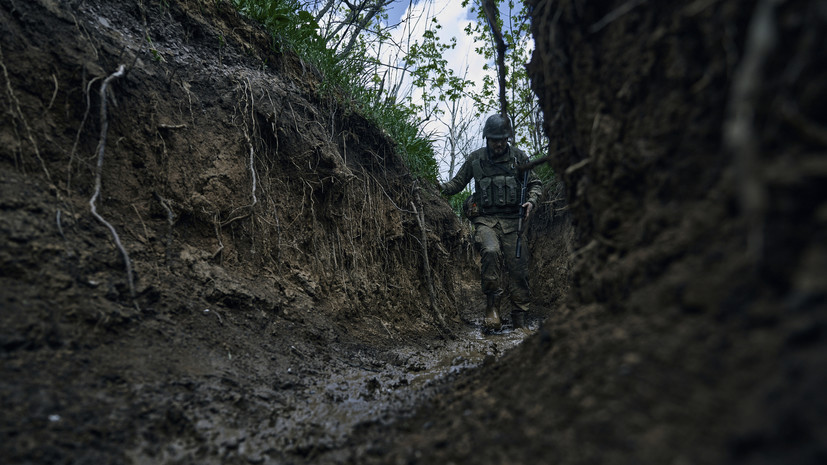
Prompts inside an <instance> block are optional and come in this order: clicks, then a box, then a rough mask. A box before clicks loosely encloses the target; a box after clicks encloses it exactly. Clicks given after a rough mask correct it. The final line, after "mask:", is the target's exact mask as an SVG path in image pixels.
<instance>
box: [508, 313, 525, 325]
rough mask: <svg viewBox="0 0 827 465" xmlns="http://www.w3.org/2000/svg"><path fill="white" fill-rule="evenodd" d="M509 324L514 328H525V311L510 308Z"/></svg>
mask: <svg viewBox="0 0 827 465" xmlns="http://www.w3.org/2000/svg"><path fill="white" fill-rule="evenodd" d="M511 326H513V327H514V329H525V328H526V325H525V311H524V310H511Z"/></svg>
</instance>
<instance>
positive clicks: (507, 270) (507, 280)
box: [474, 216, 531, 311]
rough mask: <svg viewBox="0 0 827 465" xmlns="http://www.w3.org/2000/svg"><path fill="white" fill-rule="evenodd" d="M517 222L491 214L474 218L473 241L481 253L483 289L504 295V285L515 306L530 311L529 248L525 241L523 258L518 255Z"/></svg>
mask: <svg viewBox="0 0 827 465" xmlns="http://www.w3.org/2000/svg"><path fill="white" fill-rule="evenodd" d="M518 221H519V220H517V219H510V218H509V219H503V218H496V217H490V216H482V217H478V218H475V221H474V229H475V232H474V242H475V245H476V247H477V250H478V251H479V252H480V275H481V277H482V292H483V293H485V294H491V293H493V294H496V295H499V294H502V293H503V288H502V285H503V284H505V286H506V289H505V290H507V291H508V294H509V296H510V299H511V302H512V303H513V304H514V306H515V307H517V308H518V309H520V310H523V311H527V310H528V307H529V302H530V299H531V296H530V293H529V289H528V247H527V246H526V244H525V243H523V244H522V250H521V252H522V253H521V254H520V258H517V257H516V250H517V226H518ZM503 275H504V276H503Z"/></svg>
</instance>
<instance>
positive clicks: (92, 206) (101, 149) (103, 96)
mask: <svg viewBox="0 0 827 465" xmlns="http://www.w3.org/2000/svg"><path fill="white" fill-rule="evenodd" d="M124 71H125V67H124V65H120V66H119V67H118V70H117V71H115V72H114V73H112V74H111V75H110V76H109V77H108V78H106V79H104V80H103V84H101V90H100V95H101V135H100V141H99V142H98V163H97V167H96V170H95V193H94V194H93V195H92V198H91V199H89V208H90V210H91V211H92V216H94V217H95V218H97V220H98V221H100V222H101V223H103V225H104V226H106V227H107V228H108V229H109V232H110V233H112V238H113V239H114V241H115V245H116V246H117V247H118V250H119V251H120V252H121V256H122V257H123V261H124V263H125V264H126V277H127V280H128V281H129V295H130V296H131V297H132V298H133V299H134V298H135V281H134V279H133V277H132V262H131V261H130V260H129V254H128V253H126V249H125V248H124V247H123V244H121V238H120V237H119V236H118V232H117V231H115V227H114V226H112V225H111V224H109V222H108V221H106V220H105V219H103V217H102V216H100V215H99V214H98V210H97V207H96V205H95V202H96V201H97V200H98V196H100V192H101V173H102V172H103V155H104V149H105V148H106V132H107V131H108V130H109V120H108V119H107V117H106V88H107V87H108V86H109V82H110V81H112V80H113V79H117V78H119V77H121V76H123V75H124Z"/></svg>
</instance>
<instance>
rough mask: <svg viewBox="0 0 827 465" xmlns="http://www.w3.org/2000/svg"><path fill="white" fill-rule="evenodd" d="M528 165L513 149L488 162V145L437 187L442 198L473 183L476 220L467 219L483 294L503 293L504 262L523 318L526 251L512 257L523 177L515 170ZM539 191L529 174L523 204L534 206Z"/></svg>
mask: <svg viewBox="0 0 827 465" xmlns="http://www.w3.org/2000/svg"><path fill="white" fill-rule="evenodd" d="M527 161H528V157H527V156H526V154H525V152H523V151H522V150H520V149H517V148H514V147H511V146H509V147H508V150H507V152H506V153H505V154H504V155H502V156H500V157H497V158H496V159H492V157H491V151H490V150H489V148H488V147H483V148H481V149H478V150H476V151H474V152H472V153H471V154H470V155H469V156H468V158H467V159H466V160H465V163H464V164H463V165H462V167H461V168H460V169H459V171H458V172H457V174H456V176H454V178H453V179H451V180H450V181H448V182H447V183H445V184H443V185H442V186H441V187H442V193H443V194H446V195H453V194H456V193H459V192H461V191H462V190H463V189H464V188H465V186H466V185H467V184H468V183H469V182H470V181H471V179H474V183H475V193H474V195H476V196H477V198H476V201H477V202H478V203H477V204H478V205H479V206H480V216H477V217H475V218H472V219H471V221H472V222H473V224H474V230H475V232H474V242H475V243H476V246H477V248H478V250H479V252H480V262H481V263H480V274H481V277H482V291H483V292H484V293H485V294H486V295H489V296H491V295H494V296H496V297H497V300H498V298H499V296H500V295H501V294H502V293H503V289H502V288H501V287H500V283H501V281H500V263H501V260H503V259H504V265H505V271H506V273H507V278H508V279H507V285H508V293H509V295H510V300H511V302H512V304H513V305H514V307H515V309H514V310H516V311H517V312H522V313H521V314H522V315H524V312H525V311H527V310H528V307H529V301H530V296H529V290H528V253H527V248H523V249H522V250H523V252H522V253H521V256H520V258H516V254H515V252H516V247H517V227H518V223H519V217H520V190H521V187H522V173H521V172H519V171H518V170H517V167H518V166H519V165H521V164H524V163H526V162H527ZM541 192H542V182H541V181H540V179H539V178H538V177H537V176H536V175H534V173H532V172H529V177H528V185H527V189H526V201H527V202H530V203H531V204H532V205H533V206H534V207H536V206H537V202H538V200H539V198H540V194H541ZM512 317H513V314H512ZM515 324H516V323H515Z"/></svg>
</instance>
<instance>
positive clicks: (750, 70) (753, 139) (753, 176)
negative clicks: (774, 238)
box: [724, 0, 778, 261]
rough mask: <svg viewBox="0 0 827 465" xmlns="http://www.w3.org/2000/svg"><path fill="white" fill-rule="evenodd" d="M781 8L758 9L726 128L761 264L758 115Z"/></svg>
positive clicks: (768, 4) (763, 196) (763, 200)
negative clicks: (777, 14) (758, 105)
mask: <svg viewBox="0 0 827 465" xmlns="http://www.w3.org/2000/svg"><path fill="white" fill-rule="evenodd" d="M777 4H778V0H762V1H760V2H759V3H758V5H757V6H756V7H755V11H754V13H753V17H752V21H751V23H750V26H749V32H748V35H747V43H746V47H745V50H744V57H743V59H742V60H741V64H740V65H739V66H738V69H737V73H736V75H735V79H733V84H732V89H731V91H730V101H729V117H728V119H727V121H726V123H725V124H726V126H725V127H724V140H725V142H726V145H727V146H728V147H729V149H730V150H732V151H733V153H734V154H735V166H736V169H737V170H738V171H739V176H738V179H740V180H741V185H740V192H739V194H740V201H741V205H742V208H743V209H744V213H745V216H746V218H747V221H748V222H749V228H750V231H749V236H748V248H749V250H748V253H749V254H750V256H751V257H752V259H753V260H754V261H760V259H761V256H762V255H763V248H764V222H765V218H764V216H765V210H766V205H767V192H766V190H765V188H764V186H763V185H762V183H761V179H760V173H759V166H758V162H757V159H758V156H759V150H760V149H759V143H758V139H759V137H760V136H759V134H758V132H757V131H756V129H755V112H756V107H757V100H758V93H759V91H760V90H761V83H762V82H763V75H764V68H765V66H766V64H767V61H768V59H769V55H770V53H772V51H773V50H774V49H775V47H776V46H777V42H778V37H777V35H778V32H777V30H776V24H775V18H774V14H775V7H776V5H777Z"/></svg>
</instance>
